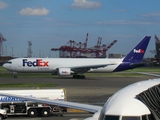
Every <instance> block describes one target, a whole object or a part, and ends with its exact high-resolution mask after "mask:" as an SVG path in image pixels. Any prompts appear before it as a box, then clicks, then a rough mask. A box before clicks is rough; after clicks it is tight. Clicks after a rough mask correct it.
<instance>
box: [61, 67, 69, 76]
mask: <svg viewBox="0 0 160 120" xmlns="http://www.w3.org/2000/svg"><path fill="white" fill-rule="evenodd" d="M58 75H59V76H65V75H71V69H70V68H59V69H58Z"/></svg>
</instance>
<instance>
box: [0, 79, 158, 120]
mask: <svg viewBox="0 0 160 120" xmlns="http://www.w3.org/2000/svg"><path fill="white" fill-rule="evenodd" d="M0 95H1V96H8V97H13V98H18V99H21V100H29V101H35V102H38V103H44V104H49V105H56V106H61V107H67V108H73V109H79V110H85V111H88V112H91V113H94V114H93V116H92V117H89V118H86V119H85V120H159V119H160V106H159V100H160V96H159V95H160V79H152V80H145V81H140V82H136V83H133V84H131V85H128V86H126V87H125V88H123V89H121V90H119V91H118V92H116V93H114V94H113V95H112V96H111V97H110V98H109V99H108V100H107V102H106V103H105V104H104V106H103V107H102V106H95V105H88V104H81V103H75V102H67V101H57V100H51V99H38V98H35V97H25V96H21V95H14V94H7V93H3V92H0ZM35 113H36V112H33V113H32V114H35ZM35 116H36V115H35Z"/></svg>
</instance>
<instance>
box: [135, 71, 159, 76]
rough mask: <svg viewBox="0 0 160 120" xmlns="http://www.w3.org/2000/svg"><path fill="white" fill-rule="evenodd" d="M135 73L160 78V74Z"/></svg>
mask: <svg viewBox="0 0 160 120" xmlns="http://www.w3.org/2000/svg"><path fill="white" fill-rule="evenodd" d="M135 73H138V74H143V75H148V76H154V77H160V75H158V74H152V73H146V72H135Z"/></svg>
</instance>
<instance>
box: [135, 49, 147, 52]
mask: <svg viewBox="0 0 160 120" xmlns="http://www.w3.org/2000/svg"><path fill="white" fill-rule="evenodd" d="M133 52H134V53H144V50H142V49H139V50H136V49H134V50H133Z"/></svg>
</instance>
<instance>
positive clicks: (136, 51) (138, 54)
mask: <svg viewBox="0 0 160 120" xmlns="http://www.w3.org/2000/svg"><path fill="white" fill-rule="evenodd" d="M150 39H151V36H145V37H144V38H143V39H142V40H141V41H140V42H139V43H138V44H137V46H136V47H134V48H133V49H132V51H131V52H130V53H129V54H128V55H127V56H126V57H125V58H124V59H123V62H127V61H142V59H143V56H144V54H145V52H146V49H147V46H148V43H149V41H150Z"/></svg>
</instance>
